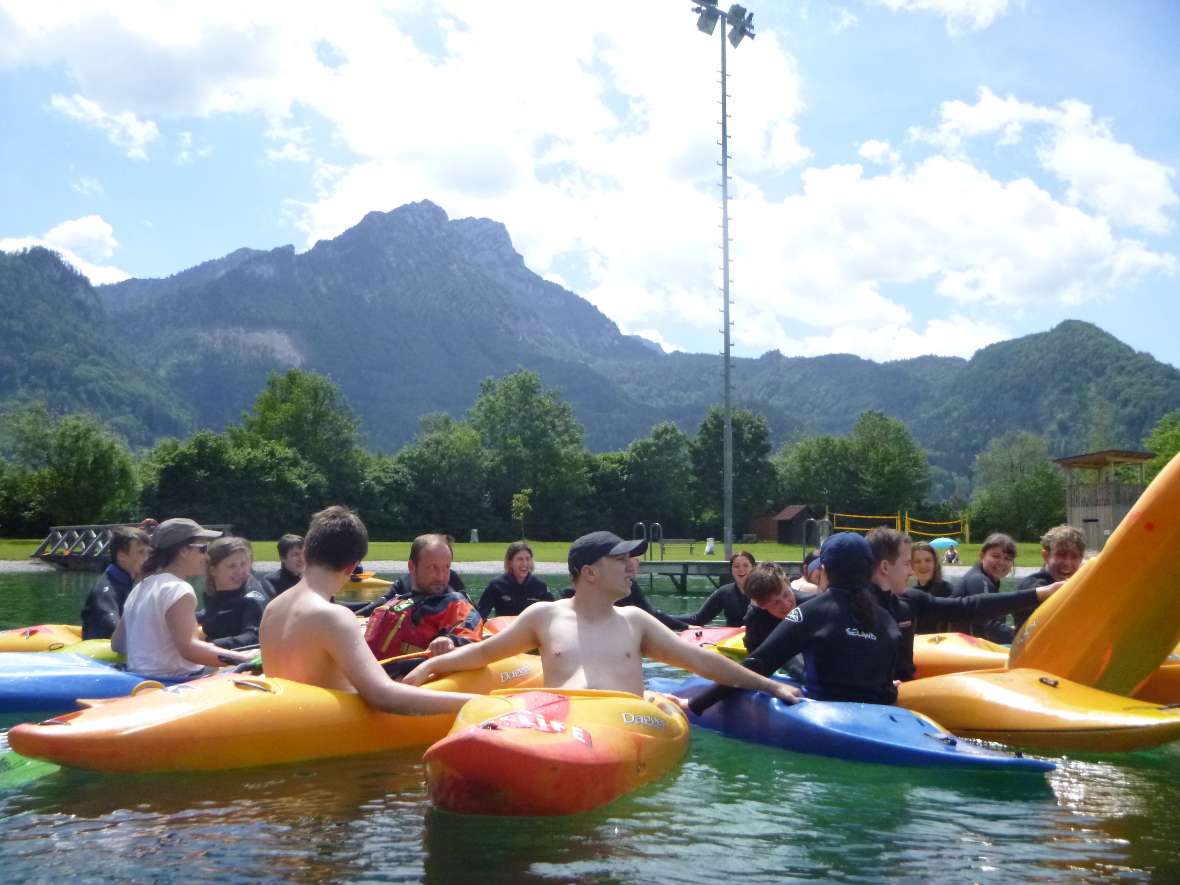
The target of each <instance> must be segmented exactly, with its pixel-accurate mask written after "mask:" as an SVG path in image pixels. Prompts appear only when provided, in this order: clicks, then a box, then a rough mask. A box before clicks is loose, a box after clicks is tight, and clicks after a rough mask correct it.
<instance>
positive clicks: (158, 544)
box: [111, 517, 251, 680]
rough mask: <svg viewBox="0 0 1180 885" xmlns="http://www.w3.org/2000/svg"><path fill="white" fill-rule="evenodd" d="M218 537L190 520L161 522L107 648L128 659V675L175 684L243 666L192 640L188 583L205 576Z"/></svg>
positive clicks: (232, 655)
mask: <svg viewBox="0 0 1180 885" xmlns="http://www.w3.org/2000/svg"><path fill="white" fill-rule="evenodd" d="M220 534H221V532H214V531H210V530H209V529H206V528H202V527H201V526H200V525H198V524H197V523H196V522H194V521H193V520H191V519H184V518H183V517H181V518H176V519H166V520H164V521H163V522H162V523H160V525H159V527H158V528H157V529H156V531H155V533H154V534H153V535H152V549H151V553H150V554H149V555H148V559H147V562H145V563H144V565H143V575H144V577H143V580H142V581H140V582H139V583H138V584H136V585H135V587H134V588H133V589H132V591H131V595H130V596H128V597H127V604H126V605H125V606H124V608H123V617H122V618H121V619H120V621H119V626H118V627H116V628H115V635H114V636H113V637H111V648H113V649H114V650H115V651H117V652H121V653H122V654H125V655H126V656H127V669H128V670H130V671H131V672H132V673H138V674H140V675H143V676H154V677H159V678H162V679H169V680H176V679H185V678H190V677H193V676H199V675H201V673H202V672H203V671H204V668H205V667H217V666H220V665H221V664H230V663H233V664H237V663H245V662H246V661H248V660H250V659H251V656H250V655H247V654H242V653H240V652H234V651H229V650H228V649H222V648H218V647H217V646H215V645H213V644H211V643H208V642H203V641H202V640H200V639H197V637H196V633H197V593H196V591H195V590H194V589H193V586H192V584H190V583H189V582H188V579H189V578H192V577H195V576H196V575H199V574H201V573H202V572H204V571H205V557H206V550H207V548H208V542H209V541H210V540H211V539H213V538H216V537H218V536H219V535H220Z"/></svg>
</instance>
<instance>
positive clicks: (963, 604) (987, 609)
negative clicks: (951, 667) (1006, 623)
mask: <svg viewBox="0 0 1180 885" xmlns="http://www.w3.org/2000/svg"><path fill="white" fill-rule="evenodd" d="M1063 583H1065V582H1064V581H1058V582H1057V583H1056V584H1046V585H1045V586H1043V587H1036V588H1034V589H1032V590H1015V591H1013V592H1011V593H977V594H974V595H971V596H951V597H945V598H943V597H938V596H931V595H930V594H929V593H924V592H921V591H917V592H914V591H913V590H911V591H909V592H908V593H907V594H906V599H909V600H910V601H911V603H917V604H916V605H914V609H915V612H914V614H915V615H918V616H922V615H933V616H934V617H946V618H952V619H958V618H965V619H966V620H967V621H969V622H970V623H978V622H981V621H990V620H992V619H993V618H998V617H1002V616H1004V615H1008V614H1012V613H1013V612H1019V611H1030V610H1032V609H1034V608H1036V607H1037V606H1038V605H1040V604H1041V603H1042V602H1044V601H1045V600H1046V599H1048V598H1049V597H1050V596H1052V595H1053V594H1054V593H1056V592H1057V590H1058V588H1059V587H1061V585H1062V584H1063Z"/></svg>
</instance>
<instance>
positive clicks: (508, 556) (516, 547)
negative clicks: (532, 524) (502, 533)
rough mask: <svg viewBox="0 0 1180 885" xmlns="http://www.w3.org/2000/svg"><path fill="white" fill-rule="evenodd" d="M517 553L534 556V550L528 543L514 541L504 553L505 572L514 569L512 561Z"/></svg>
mask: <svg viewBox="0 0 1180 885" xmlns="http://www.w3.org/2000/svg"><path fill="white" fill-rule="evenodd" d="M517 553H527V554H528V555H529V556H532V555H533V548H532V547H530V546H529V545H528V542H526V541H513V542H512V543H511V544H509V545H508V549H507V550H505V551H504V571H508V569H510V568H511V567H512V560H513V558H514V557H515V556H516V554H517Z"/></svg>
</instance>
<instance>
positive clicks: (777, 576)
mask: <svg viewBox="0 0 1180 885" xmlns="http://www.w3.org/2000/svg"><path fill="white" fill-rule="evenodd" d="M786 580H787V573H786V572H784V571H783V569H782V566H780V565H779V564H778V563H776V562H764V563H762V565H759V566H755V568H754V570H753V571H752V572H750V576H749V577H748V578H746V586H745V587H744V588H742V592H743V593H744V594H745V595H746V596H747V597H748V598H750V599H752V600H754V601H755V602H759V603H760V602H765V601H766V600H768V599H770V598H771V597H772V596H776V595H778V594H779V593H780V592H782V589H783V584H784V583H786Z"/></svg>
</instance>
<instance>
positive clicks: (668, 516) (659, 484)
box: [626, 422, 692, 537]
mask: <svg viewBox="0 0 1180 885" xmlns="http://www.w3.org/2000/svg"><path fill="white" fill-rule="evenodd" d="M626 504H627V510H628V512H629V513H631V514H634V516H635V518H636V519H643V520H645V521H655V520H658V521H659V523H660V525H661V526H662V528H663V529H664V532H665V534H666V535H667V536H668V537H673V536H682V535H684V534H686V533H688V532H689V531H690V530H691V526H692V440H691V438H690V437H689V436H688V434H687V433H685V432H684V431H683V430H681V429H680V428H679V427H677V426H676V425H675V424H672V423H671V422H662V423H660V424H657V425H656V426H655V427H653V428H652V429H651V434H650V435H649V436H646V437H644V438H643V439H638V440H636V441H635V442H633V443H631V445H630V447H629V448H628V449H627V467H626Z"/></svg>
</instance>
